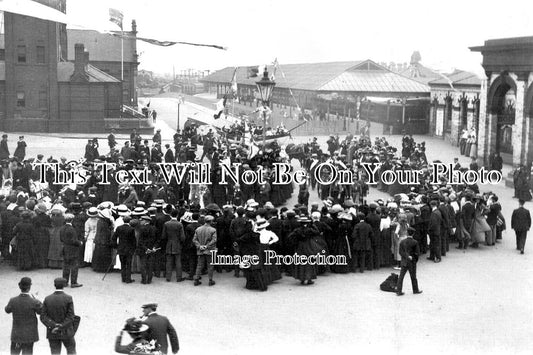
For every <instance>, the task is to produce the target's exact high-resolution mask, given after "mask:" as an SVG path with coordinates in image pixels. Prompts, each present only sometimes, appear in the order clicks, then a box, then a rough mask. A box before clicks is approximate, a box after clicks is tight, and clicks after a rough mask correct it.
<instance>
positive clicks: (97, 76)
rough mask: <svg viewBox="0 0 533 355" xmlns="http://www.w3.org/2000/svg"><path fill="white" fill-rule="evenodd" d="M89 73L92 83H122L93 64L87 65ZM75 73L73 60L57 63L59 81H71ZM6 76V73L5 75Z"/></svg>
mask: <svg viewBox="0 0 533 355" xmlns="http://www.w3.org/2000/svg"><path fill="white" fill-rule="evenodd" d="M86 72H87V75H88V76H89V82H90V83H120V80H118V79H115V78H114V77H113V76H111V75H109V74H107V73H104V72H103V71H101V70H100V69H98V68H95V67H94V66H92V65H90V64H89V65H87V70H86ZM72 74H74V63H72V62H59V63H57V81H58V82H69V81H70V77H71V76H72ZM4 76H5V75H4Z"/></svg>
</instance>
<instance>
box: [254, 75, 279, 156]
mask: <svg viewBox="0 0 533 355" xmlns="http://www.w3.org/2000/svg"><path fill="white" fill-rule="evenodd" d="M255 84H256V85H257V90H259V95H261V101H262V102H263V150H264V149H265V142H266V120H267V109H268V107H270V99H271V98H272V92H273V91H274V86H276V82H275V81H273V80H271V79H270V77H269V76H268V71H267V69H266V66H265V71H264V72H263V77H262V78H261V80H259V81H258V82H256V83H255Z"/></svg>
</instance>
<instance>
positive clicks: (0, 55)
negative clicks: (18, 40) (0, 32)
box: [0, 48, 6, 61]
mask: <svg viewBox="0 0 533 355" xmlns="http://www.w3.org/2000/svg"><path fill="white" fill-rule="evenodd" d="M0 60H2V61H4V60H6V50H5V49H4V48H0Z"/></svg>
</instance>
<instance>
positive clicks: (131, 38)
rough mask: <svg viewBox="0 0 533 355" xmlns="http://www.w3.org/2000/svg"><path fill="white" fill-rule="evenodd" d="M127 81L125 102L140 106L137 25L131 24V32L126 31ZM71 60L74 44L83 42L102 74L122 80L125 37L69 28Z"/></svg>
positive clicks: (125, 63) (123, 88) (125, 59)
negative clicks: (138, 95) (122, 38)
mask: <svg viewBox="0 0 533 355" xmlns="http://www.w3.org/2000/svg"><path fill="white" fill-rule="evenodd" d="M124 35H125V37H124V40H123V41H124V80H123V87H122V94H123V103H124V104H125V105H128V106H137V72H138V66H139V62H138V59H139V58H138V54H137V40H136V39H135V36H136V35H137V25H136V23H135V20H133V21H132V23H131V31H124ZM67 38H68V60H69V61H71V62H72V61H74V52H75V51H74V45H75V44H76V43H83V44H84V46H85V49H86V50H87V51H88V52H89V53H90V54H91V56H90V64H91V65H93V66H95V67H96V68H98V69H100V70H101V71H103V72H105V73H107V74H109V75H111V76H113V77H115V78H116V79H118V80H122V64H121V63H122V62H121V58H122V56H121V45H122V44H121V38H120V37H117V36H113V35H110V34H106V33H100V32H97V31H92V30H75V29H70V28H69V29H67Z"/></svg>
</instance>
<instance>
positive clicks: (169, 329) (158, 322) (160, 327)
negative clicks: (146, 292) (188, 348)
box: [142, 303, 180, 354]
mask: <svg viewBox="0 0 533 355" xmlns="http://www.w3.org/2000/svg"><path fill="white" fill-rule="evenodd" d="M142 309H143V318H142V322H143V323H144V324H146V325H148V327H149V332H150V335H151V337H152V338H153V339H156V341H157V343H158V344H160V345H161V352H162V353H163V354H168V345H169V344H168V340H170V346H171V348H172V353H173V354H177V353H178V351H179V350H180V344H179V341H178V334H177V333H176V329H174V327H173V326H172V324H171V323H170V321H169V320H168V318H167V317H165V316H162V315H159V314H157V313H156V310H157V303H148V304H144V305H143V306H142ZM167 336H168V340H167Z"/></svg>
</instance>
